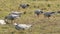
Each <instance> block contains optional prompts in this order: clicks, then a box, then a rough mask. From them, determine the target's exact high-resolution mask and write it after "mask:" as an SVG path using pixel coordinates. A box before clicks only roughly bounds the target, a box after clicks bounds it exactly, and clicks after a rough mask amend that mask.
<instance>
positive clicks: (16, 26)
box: [14, 23, 32, 30]
mask: <svg viewBox="0 0 60 34" xmlns="http://www.w3.org/2000/svg"><path fill="white" fill-rule="evenodd" d="M14 26H15V28H16V29H17V30H27V29H29V28H30V27H32V25H28V24H17V23H14Z"/></svg>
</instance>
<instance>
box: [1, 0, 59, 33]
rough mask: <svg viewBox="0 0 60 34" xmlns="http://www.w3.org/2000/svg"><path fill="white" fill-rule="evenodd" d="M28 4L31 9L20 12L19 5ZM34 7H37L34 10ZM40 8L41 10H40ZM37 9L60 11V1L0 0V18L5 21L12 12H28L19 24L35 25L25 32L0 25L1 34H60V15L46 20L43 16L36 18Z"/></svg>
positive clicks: (10, 26) (11, 26)
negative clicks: (35, 11)
mask: <svg viewBox="0 0 60 34" xmlns="http://www.w3.org/2000/svg"><path fill="white" fill-rule="evenodd" d="M21 3H28V4H29V5H30V7H29V8H26V9H22V8H20V10H18V7H19V4H21ZM34 6H36V7H35V8H34ZM38 7H39V8H38ZM35 9H43V10H44V11H57V10H60V0H48V1H47V0H0V17H1V19H3V17H4V16H6V15H7V14H8V13H9V12H11V11H12V10H18V11H26V12H27V14H25V15H22V17H20V19H19V21H18V22H19V23H26V24H28V23H30V24H34V25H33V27H32V28H31V29H29V30H25V31H17V30H16V29H15V28H14V26H13V25H11V24H10V25H0V34H12V32H13V33H14V34H60V15H54V16H55V18H53V17H51V18H50V19H47V18H44V17H43V15H40V17H39V18H38V17H36V16H35V14H34V10H35Z"/></svg>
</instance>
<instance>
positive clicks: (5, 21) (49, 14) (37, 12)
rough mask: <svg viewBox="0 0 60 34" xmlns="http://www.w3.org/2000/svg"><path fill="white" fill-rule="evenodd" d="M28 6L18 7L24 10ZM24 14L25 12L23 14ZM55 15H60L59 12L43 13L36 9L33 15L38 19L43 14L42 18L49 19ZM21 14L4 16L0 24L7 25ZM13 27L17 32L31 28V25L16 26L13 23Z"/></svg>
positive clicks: (12, 13) (16, 12)
mask: <svg viewBox="0 0 60 34" xmlns="http://www.w3.org/2000/svg"><path fill="white" fill-rule="evenodd" d="M29 6H30V5H29V4H21V5H20V7H21V8H23V9H25V8H27V7H29ZM24 13H25V12H24ZM55 13H60V11H57V12H54V11H49V12H44V11H43V10H40V9H37V10H35V11H34V14H36V15H37V17H39V15H41V14H43V15H44V17H47V18H49V17H51V16H52V15H53V14H55ZM22 14H23V13H22V12H18V11H12V12H11V13H9V14H8V15H7V16H5V18H4V20H0V24H9V23H8V22H7V21H8V20H11V22H12V21H13V20H15V19H19V18H20V17H21V15H22ZM13 25H14V26H15V28H16V29H17V30H20V29H22V30H26V29H29V28H30V27H32V26H33V25H32V24H18V23H13Z"/></svg>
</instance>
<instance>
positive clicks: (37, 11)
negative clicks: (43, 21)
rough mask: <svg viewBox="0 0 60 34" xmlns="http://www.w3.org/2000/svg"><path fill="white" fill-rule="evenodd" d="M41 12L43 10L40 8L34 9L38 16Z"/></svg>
mask: <svg viewBox="0 0 60 34" xmlns="http://www.w3.org/2000/svg"><path fill="white" fill-rule="evenodd" d="M42 13H43V11H42V10H39V9H38V10H35V14H36V15H37V16H39V15H40V14H42Z"/></svg>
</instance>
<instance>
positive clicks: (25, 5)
mask: <svg viewBox="0 0 60 34" xmlns="http://www.w3.org/2000/svg"><path fill="white" fill-rule="evenodd" d="M20 7H22V8H23V9H25V8H27V7H29V4H20Z"/></svg>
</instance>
